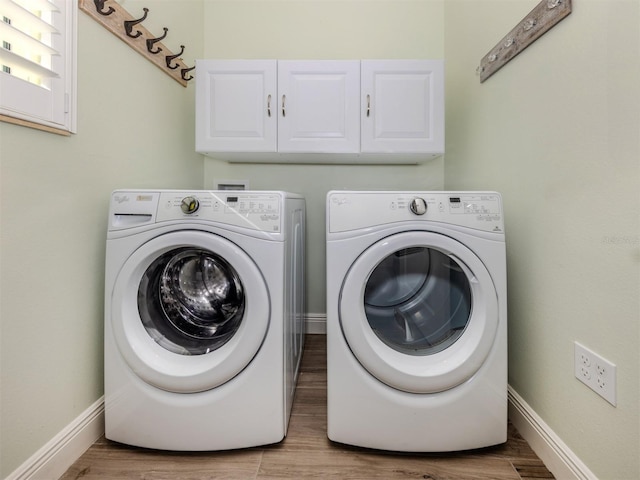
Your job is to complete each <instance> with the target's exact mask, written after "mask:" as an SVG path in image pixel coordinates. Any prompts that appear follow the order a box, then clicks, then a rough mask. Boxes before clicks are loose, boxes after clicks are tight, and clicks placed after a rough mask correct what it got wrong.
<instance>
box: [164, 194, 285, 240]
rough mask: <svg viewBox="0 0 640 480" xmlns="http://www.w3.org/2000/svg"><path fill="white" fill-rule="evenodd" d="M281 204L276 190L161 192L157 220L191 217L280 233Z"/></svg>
mask: <svg viewBox="0 0 640 480" xmlns="http://www.w3.org/2000/svg"><path fill="white" fill-rule="evenodd" d="M280 204H281V197H280V195H278V194H277V193H260V192H246V193H243V192H231V191H230V192H229V193H226V192H225V191H210V192H209V191H204V192H196V193H193V194H182V193H180V192H161V193H160V202H159V205H158V216H157V221H158V222H162V221H166V220H176V219H181V218H185V217H189V218H192V219H194V220H195V219H202V220H207V221H211V222H221V223H224V224H226V225H237V226H240V227H247V228H251V229H254V230H261V231H265V232H280V230H281V215H280V214H281V212H280Z"/></svg>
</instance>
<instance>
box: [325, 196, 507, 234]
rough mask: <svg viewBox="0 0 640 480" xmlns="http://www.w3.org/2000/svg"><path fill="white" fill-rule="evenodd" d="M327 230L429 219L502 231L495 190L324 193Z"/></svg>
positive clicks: (497, 197)
mask: <svg viewBox="0 0 640 480" xmlns="http://www.w3.org/2000/svg"><path fill="white" fill-rule="evenodd" d="M327 213H328V216H327V218H328V220H327V221H328V228H329V231H330V232H346V231H350V230H357V229H361V228H368V227H373V226H378V225H386V224H392V223H395V222H402V221H417V222H422V221H431V222H441V223H447V224H453V225H459V226H463V227H469V228H474V229H477V230H484V231H488V232H496V233H502V232H504V223H503V215H502V197H501V196H500V194H499V193H497V192H350V191H334V192H329V194H328V195H327Z"/></svg>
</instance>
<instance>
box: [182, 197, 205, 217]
mask: <svg viewBox="0 0 640 480" xmlns="http://www.w3.org/2000/svg"><path fill="white" fill-rule="evenodd" d="M180 208H181V209H182V211H183V212H184V213H186V214H191V213H195V212H197V211H198V208H200V202H199V201H198V199H197V198H196V197H184V198H183V199H182V202H180Z"/></svg>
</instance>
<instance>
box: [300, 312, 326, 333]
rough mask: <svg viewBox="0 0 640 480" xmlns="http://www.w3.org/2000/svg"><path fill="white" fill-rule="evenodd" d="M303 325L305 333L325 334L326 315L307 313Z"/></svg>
mask: <svg viewBox="0 0 640 480" xmlns="http://www.w3.org/2000/svg"><path fill="white" fill-rule="evenodd" d="M305 326H306V329H307V333H310V334H312V335H313V334H317V335H326V334H327V315H326V314H325V313H307V314H306V315H305Z"/></svg>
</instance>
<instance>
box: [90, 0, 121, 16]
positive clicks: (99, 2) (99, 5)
mask: <svg viewBox="0 0 640 480" xmlns="http://www.w3.org/2000/svg"><path fill="white" fill-rule="evenodd" d="M106 1H107V0H93V3H94V4H95V6H96V12H98V13H99V14H100V15H104V16H105V17H106V16H107V15H111V14H112V13H113V12H115V11H116V10H115V9H114V8H113V7H109V10H107V11H106V12H105V11H104V4H105V2H106Z"/></svg>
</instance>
